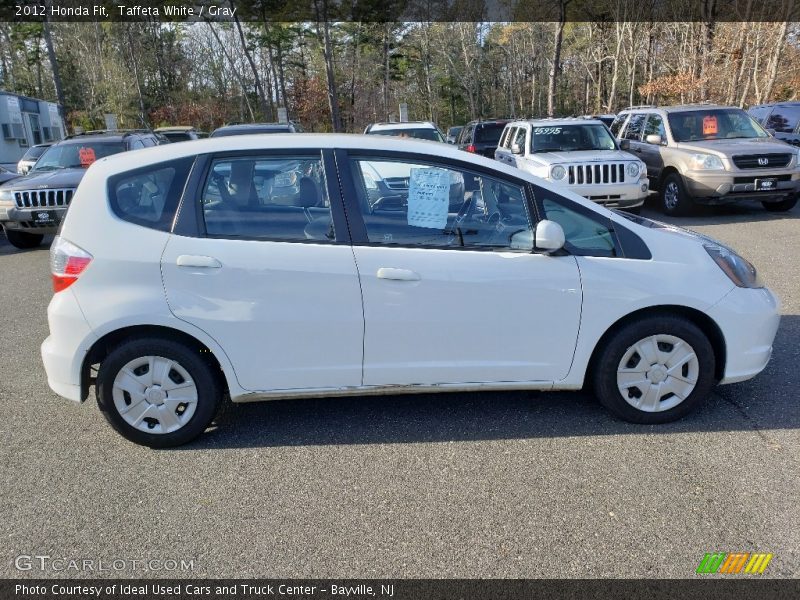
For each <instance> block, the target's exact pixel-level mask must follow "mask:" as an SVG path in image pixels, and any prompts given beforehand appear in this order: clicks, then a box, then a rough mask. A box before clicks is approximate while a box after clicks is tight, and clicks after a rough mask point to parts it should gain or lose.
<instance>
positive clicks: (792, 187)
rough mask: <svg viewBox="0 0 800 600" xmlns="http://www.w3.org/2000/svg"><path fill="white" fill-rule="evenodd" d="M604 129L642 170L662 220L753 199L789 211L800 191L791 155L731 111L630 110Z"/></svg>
mask: <svg viewBox="0 0 800 600" xmlns="http://www.w3.org/2000/svg"><path fill="white" fill-rule="evenodd" d="M611 132H612V133H613V134H615V135H616V136H617V137H618V138H619V139H621V140H628V143H629V144H630V148H631V151H632V152H634V153H636V155H637V156H639V157H640V158H641V159H642V161H644V163H645V164H646V165H647V175H648V177H649V179H650V188H651V189H655V190H658V191H659V193H660V197H661V209H662V210H663V211H664V212H665V213H666V214H670V215H683V214H687V213H689V212H691V210H692V208H693V206H694V204H695V203H698V204H712V205H713V204H729V203H732V202H740V201H746V200H756V201H760V202H761V203H762V205H763V206H764V208H765V209H767V210H770V211H786V210H790V209H791V208H792V207H793V206H794V205H795V204H796V203H797V193H798V190H800V170H799V169H798V150H797V149H796V148H794V147H792V146H789V145H788V144H786V143H784V142H781V141H779V140H776V139H775V138H773V137H772V136H770V135H769V134H768V133H767V132H766V131H765V130H764V128H763V127H761V126H760V125H759V124H758V123H756V122H755V121H754V120H753V119H752V118H751V117H750V116H749V115H748V114H747V113H746V112H744V111H743V110H741V109H740V108H735V107H731V106H715V105H711V104H688V105H683V106H664V107H656V106H641V107H631V108H629V109H626V110H623V111H621V112H620V113H619V115H618V116H617V118H616V119H615V120H614V123H613V124H612V125H611Z"/></svg>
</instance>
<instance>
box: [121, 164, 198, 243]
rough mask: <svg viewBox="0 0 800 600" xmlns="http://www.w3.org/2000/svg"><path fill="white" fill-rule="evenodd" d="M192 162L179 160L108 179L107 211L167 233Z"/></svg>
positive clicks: (131, 221)
mask: <svg viewBox="0 0 800 600" xmlns="http://www.w3.org/2000/svg"><path fill="white" fill-rule="evenodd" d="M192 162H193V159H192V158H182V159H180V160H173V161H170V162H165V163H159V164H157V165H149V166H147V167H143V168H141V169H136V170H135V171H128V172H126V173H120V174H119V175H114V176H113V177H111V178H110V179H109V180H108V198H109V202H110V204H111V210H112V211H114V214H115V215H117V216H118V217H119V218H120V219H122V220H123V221H128V222H130V223H135V224H136V225H141V226H142V227H148V228H150V229H158V230H159V231H169V230H170V228H171V227H172V220H173V219H174V218H175V211H176V210H177V208H178V201H179V200H180V197H181V194H182V193H183V188H184V186H185V185H186V179H187V178H188V176H189V171H190V169H191V168H192Z"/></svg>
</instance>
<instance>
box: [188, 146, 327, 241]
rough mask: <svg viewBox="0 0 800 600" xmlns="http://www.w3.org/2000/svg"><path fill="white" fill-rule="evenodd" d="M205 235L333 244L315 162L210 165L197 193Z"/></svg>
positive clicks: (242, 160)
mask: <svg viewBox="0 0 800 600" xmlns="http://www.w3.org/2000/svg"><path fill="white" fill-rule="evenodd" d="M202 207H203V216H204V219H205V225H206V233H208V234H209V235H213V236H222V237H242V238H257V239H270V240H276V241H317V242H330V241H333V240H334V239H335V234H334V228H333V220H332V217H331V208H330V201H329V200H328V194H327V190H326V185H325V176H324V170H323V167H322V163H321V161H320V159H319V158H311V157H299V156H298V157H291V156H286V157H280V158H277V157H236V158H224V159H217V160H214V161H212V163H211V167H210V170H209V174H208V178H207V179H206V183H205V186H204V187H203V192H202Z"/></svg>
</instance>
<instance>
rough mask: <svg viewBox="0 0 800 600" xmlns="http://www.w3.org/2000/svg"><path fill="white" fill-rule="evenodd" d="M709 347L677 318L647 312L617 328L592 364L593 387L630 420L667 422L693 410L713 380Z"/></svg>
mask: <svg viewBox="0 0 800 600" xmlns="http://www.w3.org/2000/svg"><path fill="white" fill-rule="evenodd" d="M714 368H715V359H714V350H713V348H712V347H711V343H710V342H709V340H708V338H707V337H706V335H705V334H704V333H703V332H702V331H701V330H700V329H699V328H698V327H697V326H696V325H695V324H694V323H692V322H691V321H688V320H686V319H684V318H682V317H672V316H652V317H645V318H642V319H638V320H636V321H632V322H630V323H628V324H626V325H625V326H623V327H622V328H621V329H619V330H618V331H617V332H616V333H615V334H614V335H613V336H612V338H611V339H610V340H609V341H608V343H606V344H605V345H604V347H603V348H602V349H601V352H600V355H599V357H598V360H597V363H596V364H595V365H594V382H593V383H594V389H595V393H596V395H597V397H598V398H599V400H600V402H601V403H602V404H603V405H604V406H605V407H606V408H608V409H609V410H610V411H611V412H612V413H614V414H615V415H617V416H618V417H620V418H621V419H624V420H626V421H630V422H632V423H667V422H669V421H674V420H676V419H680V418H681V417H683V416H684V415H686V414H688V413H689V412H691V411H692V410H694V409H695V408H696V407H697V406H698V405H699V404H700V403H701V402H702V401H703V399H705V397H706V396H708V394H709V392H710V391H711V389H712V388H713V387H714V385H715V383H716V381H715V376H714Z"/></svg>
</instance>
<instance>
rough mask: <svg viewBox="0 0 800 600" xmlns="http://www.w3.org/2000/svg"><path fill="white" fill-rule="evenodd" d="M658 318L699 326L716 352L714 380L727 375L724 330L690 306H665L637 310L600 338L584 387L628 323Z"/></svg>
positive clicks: (619, 320) (589, 363) (620, 320)
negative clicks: (599, 361) (678, 318)
mask: <svg viewBox="0 0 800 600" xmlns="http://www.w3.org/2000/svg"><path fill="white" fill-rule="evenodd" d="M658 316H670V317H674V316H680V317H683V318H685V319H687V320H688V321H690V322H691V323H693V324H694V325H695V326H697V328H698V329H700V331H702V332H703V334H704V335H705V336H706V337H707V338H708V341H709V342H710V343H711V347H712V349H713V350H714V378H715V379H716V380H717V381H719V380H721V379H722V378H723V377H724V375H725V361H726V347H725V337H724V336H723V334H722V330H721V329H720V328H719V325H717V323H716V322H715V321H714V320H713V319H712V318H711V317H709V316H708V315H707V314H705V313H704V312H701V311H699V310H697V309H695V308H690V307H688V306H680V305H672V304H665V305H659V306H648V307H646V308H641V309H639V310H636V311H634V312H632V313H629V314H627V315H625V316H624V317H621V318H620V319H618V320H617V321H615V322H614V323H613V324H612V325H611V326H610V327H609V328H608V329H606V331H605V332H604V333H603V335H602V336H600V339H599V340H598V341H597V343H596V344H595V346H594V349H593V350H592V354H591V356H590V358H589V362H588V364H587V369H586V373H585V376H584V385H587V384H591V381H592V379H593V375H594V369H595V365H596V364H597V361H598V359H599V356H600V352H601V350H602V348H604V347H605V345H606V344H608V342H609V340H610V339H611V338H612V337H613V336H614V335H616V333H617V332H618V331H619V330H620V329H622V328H623V327H625V326H626V325H627V324H628V323H631V322H633V321H636V320H639V319H642V318H647V317H658Z"/></svg>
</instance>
